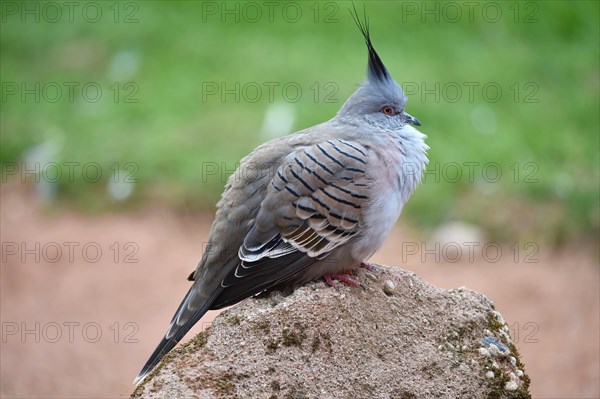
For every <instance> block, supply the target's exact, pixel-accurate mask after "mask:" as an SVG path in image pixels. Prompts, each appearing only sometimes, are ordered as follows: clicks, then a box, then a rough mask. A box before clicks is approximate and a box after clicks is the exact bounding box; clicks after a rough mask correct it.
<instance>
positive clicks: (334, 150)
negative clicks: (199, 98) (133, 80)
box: [135, 9, 429, 384]
mask: <svg viewBox="0 0 600 399" xmlns="http://www.w3.org/2000/svg"><path fill="white" fill-rule="evenodd" d="M353 18H354V19H355V22H356V24H357V25H358V28H359V29H360V31H361V33H362V35H363V37H364V40H365V43H366V46H367V49H368V70H367V78H366V80H365V81H364V82H363V83H362V84H361V85H360V86H359V88H358V89H357V90H356V92H354V94H352V95H351V96H350V98H349V99H348V100H347V101H346V102H345V103H344V105H343V106H342V107H341V109H340V110H339V112H338V113H337V114H336V115H335V116H334V117H333V118H332V119H331V120H329V121H327V122H324V123H321V124H319V125H316V126H313V127H309V128H307V129H304V130H302V131H299V132H297V133H294V134H291V135H289V136H285V137H281V138H277V139H274V140H272V141H269V142H267V143H265V144H263V145H261V146H259V147H258V148H256V149H255V150H254V151H252V152H251V153H250V154H249V155H248V156H246V157H245V158H244V159H243V160H242V161H241V163H240V166H239V168H238V169H237V170H236V171H235V172H234V173H233V174H232V175H231V176H230V178H229V179H228V181H227V183H226V185H225V189H224V192H223V194H222V196H221V199H220V201H219V202H218V204H217V212H216V216H215V220H214V222H213V224H212V227H211V230H210V235H209V243H208V245H207V247H206V249H205V252H204V254H203V256H202V259H201V260H200V262H199V264H198V266H197V268H196V270H195V271H194V272H193V273H192V274H191V275H190V277H189V279H190V280H192V281H193V284H192V286H191V288H190V289H189V291H188V293H187V294H186V296H185V298H184V299H183V301H182V302H181V304H180V305H179V308H178V309H177V311H176V312H175V315H174V316H173V319H172V320H171V323H170V325H169V327H168V330H167V333H166V334H165V336H164V338H163V339H162V341H161V342H160V344H159V345H158V347H157V348H156V349H155V351H154V353H152V355H151V357H150V358H149V360H148V361H147V363H146V364H145V365H144V367H143V368H142V370H141V372H140V374H139V375H138V377H137V378H136V379H135V383H136V384H137V383H139V382H140V381H141V380H143V379H144V377H145V376H146V375H148V373H149V372H150V371H151V370H152V369H153V368H154V366H156V365H157V364H158V362H159V361H160V359H161V358H162V357H163V356H164V355H165V354H166V353H168V352H169V351H170V350H171V349H173V347H175V345H176V344H177V343H178V342H179V341H180V340H181V339H182V338H183V336H184V335H185V334H186V333H187V332H188V331H189V330H190V328H191V327H192V326H193V325H194V324H195V323H196V322H197V321H198V320H200V318H201V317H202V316H203V315H204V314H205V313H206V312H207V311H208V310H211V309H220V308H223V307H225V306H229V305H232V304H235V303H237V302H239V301H241V300H243V299H245V298H248V297H251V296H255V295H257V294H259V293H261V292H263V291H265V290H269V289H272V288H277V287H283V286H297V285H300V284H303V283H306V282H308V281H311V280H314V279H317V278H320V277H323V276H324V277H325V278H326V279H327V281H328V282H331V276H332V275H333V276H337V275H340V274H341V273H343V272H344V271H349V270H352V269H354V268H356V267H358V266H360V265H361V264H362V262H363V261H366V260H367V259H368V258H369V257H370V256H372V255H373V254H374V253H375V252H376V251H377V250H378V249H379V248H380V246H381V245H382V244H383V242H384V240H385V238H386V236H387V235H388V233H389V232H390V230H391V229H392V227H393V225H394V223H395V222H396V220H397V219H398V217H399V216H400V212H401V210H402V207H403V206H404V204H405V203H406V201H407V200H408V198H409V196H410V195H411V194H412V192H413V190H414V189H415V187H416V186H417V185H418V183H419V182H420V180H421V178H422V175H423V173H424V170H425V168H426V165H427V162H428V159H427V155H426V152H427V150H428V149H429V147H428V146H427V145H426V144H425V142H424V139H425V138H426V136H425V135H424V134H422V133H420V132H419V131H418V130H417V129H415V128H414V127H413V126H419V125H420V123H419V121H418V119H416V118H414V117H412V116H410V115H409V114H408V113H406V111H405V106H406V100H407V99H406V96H405V95H404V93H403V91H402V89H401V87H400V86H399V85H398V84H397V83H396V82H395V81H394V80H393V79H392V77H391V76H390V74H389V72H388V70H387V69H386V67H385V66H384V64H383V62H382V61H381V59H380V58H379V55H378V54H377V52H376V51H375V49H374V48H373V45H372V43H371V38H370V36H369V27H368V22H367V19H366V16H365V17H364V19H363V20H362V21H361V20H360V18H359V16H358V14H357V13H356V9H355V10H354V14H353ZM341 280H343V278H342V279H341ZM349 281H352V280H349Z"/></svg>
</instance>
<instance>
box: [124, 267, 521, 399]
mask: <svg viewBox="0 0 600 399" xmlns="http://www.w3.org/2000/svg"><path fill="white" fill-rule="evenodd" d="M355 278H357V279H358V280H359V281H360V282H361V284H362V287H358V288H357V287H348V286H342V287H341V288H340V289H338V290H336V289H333V288H331V287H328V286H326V285H325V284H324V283H323V282H313V283H310V284H307V285H305V286H303V287H300V288H298V289H296V290H295V291H293V292H292V293H291V294H289V293H288V295H287V296H286V295H285V294H284V293H281V292H273V293H270V294H267V295H265V296H263V297H260V298H255V299H250V300H246V301H243V302H242V303H240V304H238V305H236V306H234V307H232V308H230V309H229V310H227V311H225V312H223V313H222V314H221V315H220V316H219V317H217V318H216V319H215V321H214V323H213V325H212V327H211V328H210V329H208V330H207V331H205V332H203V333H201V334H199V335H197V336H196V337H195V338H194V339H192V340H191V341H190V342H188V343H187V344H185V345H183V346H181V347H180V348H178V349H176V350H174V351H173V352H172V353H171V354H170V355H168V356H167V357H166V358H165V360H164V361H163V362H162V363H161V364H160V365H159V367H158V368H157V369H156V370H155V371H154V372H153V373H152V374H151V375H150V376H149V377H148V378H147V379H146V380H145V381H144V382H143V383H142V384H140V386H139V387H138V388H137V389H136V391H135V392H134V393H133V395H132V397H134V398H142V397H143V398H175V397H177V398H222V397H227V398H229V397H233V398H235V397H238V398H270V399H275V398H281V399H283V398H402V399H409V398H530V395H529V393H528V386H529V377H527V374H525V373H524V366H523V364H522V363H521V362H520V360H519V354H518V352H517V349H516V347H515V346H514V344H513V343H512V341H511V339H510V336H509V331H508V326H507V325H506V323H505V322H504V320H503V319H502V316H501V315H500V314H499V313H498V312H496V311H495V310H494V306H493V304H492V303H491V302H490V301H489V300H488V299H487V298H485V297H484V296H483V295H481V294H479V293H477V292H474V291H470V290H467V289H463V288H459V289H454V290H450V291H447V290H442V289H438V288H435V287H433V286H432V285H430V284H428V283H426V282H425V281H423V280H421V278H419V277H418V276H417V275H416V274H414V273H410V272H406V271H403V270H400V269H395V268H388V267H382V266H378V267H377V269H376V270H375V271H365V270H363V269H361V270H359V271H357V272H356V276H355ZM390 282H391V283H392V284H390ZM513 358H514V360H513ZM490 371H491V372H492V373H493V376H492V373H490Z"/></svg>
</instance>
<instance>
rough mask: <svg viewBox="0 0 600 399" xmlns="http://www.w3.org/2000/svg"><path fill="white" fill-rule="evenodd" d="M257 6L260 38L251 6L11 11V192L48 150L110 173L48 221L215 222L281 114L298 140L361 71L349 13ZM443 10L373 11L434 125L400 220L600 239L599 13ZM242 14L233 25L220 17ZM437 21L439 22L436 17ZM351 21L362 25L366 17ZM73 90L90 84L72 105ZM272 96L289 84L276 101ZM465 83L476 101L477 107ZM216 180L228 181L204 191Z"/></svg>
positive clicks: (6, 14)
mask: <svg viewBox="0 0 600 399" xmlns="http://www.w3.org/2000/svg"><path fill="white" fill-rule="evenodd" d="M13 3H14V2H13ZM251 3H253V4H254V6H255V7H256V6H258V8H259V9H260V10H261V12H262V16H261V17H260V18H258V19H257V21H254V19H255V15H256V14H255V12H254V10H253V9H250V8H246V9H244V7H245V5H246V3H240V2H229V3H221V2H209V3H201V2H164V1H148V2H125V3H111V2H106V3H95V4H96V5H98V7H99V8H100V9H101V11H102V17H101V18H100V19H99V21H98V22H95V23H91V22H88V21H86V19H85V18H83V17H82V8H83V5H85V4H86V3H78V4H80V6H79V7H78V8H76V9H75V12H74V18H73V21H72V22H71V21H69V18H68V16H67V15H66V7H65V8H63V13H64V14H63V16H62V18H60V19H59V20H58V21H57V22H52V21H50V20H48V19H53V16H54V13H53V12H52V10H50V9H48V10H46V12H47V13H48V14H47V15H44V14H43V13H44V11H43V9H42V8H40V11H39V12H40V13H41V14H40V16H41V18H40V21H39V22H36V21H35V16H32V15H25V16H23V15H22V14H21V13H20V10H19V11H17V12H16V13H13V9H7V8H5V6H4V5H3V8H2V25H1V38H0V46H1V48H0V70H1V71H0V72H1V80H2V102H1V107H2V109H1V117H0V132H1V146H0V147H1V149H0V156H1V158H2V159H1V160H2V164H3V184H5V182H6V181H10V178H7V175H8V174H9V173H8V171H9V164H11V163H18V164H19V165H22V164H21V162H23V160H24V159H28V158H31V157H32V155H31V154H32V153H33V154H34V159H40V158H39V157H40V156H39V152H40V151H41V150H40V149H43V150H44V151H46V155H45V157H46V158H44V156H42V159H46V161H48V160H51V161H56V162H58V163H63V165H64V162H80V164H82V165H83V164H86V163H89V162H96V163H98V164H99V165H100V166H101V170H102V172H103V173H102V178H101V179H100V181H99V182H97V183H90V182H89V181H87V180H86V179H84V178H83V176H82V171H81V169H80V168H75V174H74V181H69V179H67V178H66V177H65V176H64V175H63V177H62V178H61V179H58V181H57V183H56V184H53V185H52V187H51V195H49V196H48V198H50V202H49V203H50V206H51V207H52V206H59V205H60V206H63V204H68V206H75V207H77V208H79V209H81V210H85V211H87V212H103V211H107V210H113V209H125V210H127V209H131V208H132V207H136V206H139V205H140V204H143V203H148V202H152V201H163V202H166V203H168V204H170V205H172V206H173V207H174V208H177V209H189V208H192V209H209V210H211V211H212V210H213V207H214V204H215V203H216V201H217V199H218V197H219V195H220V193H221V191H222V188H223V185H224V182H225V179H224V177H225V176H224V174H229V173H231V172H232V171H233V169H234V168H235V165H236V163H237V162H238V161H239V160H240V159H241V158H242V157H243V156H245V155H246V154H248V153H249V152H250V151H251V150H252V149H253V148H254V147H256V146H257V145H258V144H260V143H262V142H264V141H266V140H267V139H268V138H269V137H267V135H265V134H260V133H259V132H260V131H261V127H262V126H263V124H264V121H265V114H266V113H267V110H268V109H269V108H270V107H272V106H273V105H274V104H278V103H282V104H283V105H286V106H287V108H275V109H272V110H273V112H275V113H277V112H282V113H286V112H290V111H289V109H291V112H293V115H294V118H293V124H292V130H293V131H296V130H299V129H302V128H304V127H308V126H311V125H313V124H316V123H319V122H322V121H324V120H326V119H329V118H331V117H332V116H333V115H335V113H336V112H337V110H338V109H339V107H340V106H341V105H342V103H343V102H344V101H345V99H346V98H347V97H348V96H349V95H350V94H351V93H352V92H353V91H354V90H355V88H356V87H357V85H358V84H359V83H360V81H361V80H362V79H363V77H364V74H365V69H366V49H365V46H364V43H363V41H362V38H361V36H360V33H359V32H358V30H357V28H356V26H355V25H354V22H353V21H352V18H351V17H350V14H349V12H348V7H350V6H351V3H344V2H339V3H337V2H326V3H316V2H305V3H295V4H296V6H295V9H300V11H301V17H300V18H299V20H298V21H297V22H293V23H292V22H291V20H292V19H295V16H294V15H295V13H294V12H293V11H294V10H292V9H288V10H287V11H288V12H289V14H286V13H284V12H283V3H281V5H279V6H277V7H275V8H274V11H273V14H272V15H273V17H272V20H270V18H269V15H268V12H267V6H265V4H264V3H263V2H251ZM16 4H17V5H18V6H19V7H21V6H22V3H16ZM42 4H43V3H38V6H39V7H43V5H42ZM58 4H61V3H58ZM115 4H117V6H115ZM444 4H446V3H444V2H431V3H427V2H369V3H368V4H367V11H368V14H369V19H370V25H371V33H372V38H373V41H374V45H375V47H376V48H377V50H378V52H379V54H380V55H381V57H382V59H383V61H384V63H385V64H386V65H387V67H388V69H389V70H390V72H391V74H392V76H393V77H394V78H395V79H396V80H397V81H398V82H400V83H402V84H403V85H405V87H406V88H407V91H408V88H410V89H411V90H412V91H413V94H410V93H409V102H408V107H407V110H408V112H409V113H410V114H412V115H413V116H416V117H417V118H419V119H420V121H421V122H422V127H421V130H422V131H423V132H425V133H426V134H427V135H428V136H429V138H428V144H429V145H430V147H431V150H430V152H429V156H430V160H431V165H430V168H429V172H428V174H427V176H426V179H425V182H424V184H423V185H422V186H421V187H420V188H419V189H418V190H417V192H416V193H415V195H414V196H413V198H412V199H411V200H410V201H409V204H408V206H407V207H406V208H405V211H404V215H403V218H406V219H407V220H409V221H410V222H411V223H413V224H414V225H416V226H417V227H419V228H421V229H423V230H424V231H428V230H429V229H432V228H433V227H435V226H437V225H439V224H440V223H443V222H448V221H453V220H459V221H464V222H468V223H473V224H476V225H478V226H481V227H482V228H484V229H485V231H486V232H487V234H488V235H489V236H490V237H491V238H492V239H496V240H499V241H507V242H510V241H514V240H515V239H525V238H527V239H536V240H542V241H544V242H548V243H550V244H551V245H560V244H562V243H565V242H572V241H579V240H585V241H587V240H590V241H591V240H597V237H598V234H599V219H600V208H599V201H600V198H599V191H600V183H599V182H600V175H599V165H600V155H599V151H600V150H599V148H600V143H599V136H600V120H599V110H600V104H599V93H600V78H599V67H600V44H599V37H600V29H599V24H600V22H599V13H600V9H599V3H598V2H597V1H549V2H522V3H516V2H515V3H513V2H492V5H495V6H494V9H500V11H501V13H502V15H501V17H500V18H499V19H498V20H497V22H492V20H495V19H496V17H495V16H494V15H495V14H494V12H492V11H494V10H492V9H489V8H487V9H486V5H487V4H488V3H487V2H476V6H475V8H474V12H473V14H472V19H471V18H470V16H469V8H468V7H467V6H466V5H465V3H460V2H457V3H455V2H453V3H452V4H454V5H455V6H456V5H458V9H459V10H460V12H461V13H462V16H461V17H460V18H457V17H456V13H455V11H454V10H453V9H451V8H447V7H446V6H444ZM111 5H112V6H111ZM213 6H214V7H216V10H217V11H216V14H213V12H215V11H214V10H215V8H214V7H213ZM32 7H33V6H32ZM110 7H113V8H110ZM115 7H116V9H117V10H118V11H119V13H118V15H117V14H116V10H115ZM236 7H238V8H239V12H237V13H236V12H235V11H233V14H231V13H229V14H227V13H226V12H224V11H226V10H235V9H236ZM414 7H416V14H414V12H415V8H414ZM425 7H428V9H430V10H434V11H433V12H432V13H431V12H430V13H424V11H425V10H424V8H425ZM436 7H438V10H439V11H437V12H436V11H435V9H436ZM444 7H446V8H444ZM511 7H512V8H511ZM357 8H358V9H359V10H361V12H362V3H357ZM484 9H486V10H487V11H488V12H489V14H483V10H484ZM244 10H245V11H244ZM88 11H89V10H88ZM92 11H93V10H92ZM89 15H92V16H93V15H94V14H93V13H92V12H91V11H90V14H89ZM89 15H88V16H89ZM44 16H46V17H49V18H44ZM236 18H239V21H236ZM223 20H224V21H223ZM36 82H39V84H40V85H41V86H40V87H41V88H44V87H46V88H47V89H48V92H47V93H46V94H47V95H46V96H44V95H43V93H42V96H41V98H40V99H39V101H37V100H36V99H35V96H34V95H31V94H29V95H25V97H23V96H22V92H21V91H19V92H18V93H17V94H13V93H12V91H11V90H14V87H15V84H16V85H17V86H18V87H19V88H21V86H20V85H22V84H25V85H26V87H29V88H31V87H35V84H36ZM52 82H54V83H56V84H58V85H60V86H61V87H62V88H63V93H62V98H61V99H60V100H59V101H56V102H53V101H48V98H54V97H55V96H54V94H53V93H54V91H52V90H51V89H52V87H51V86H52V84H54V83H52ZM64 82H76V83H78V84H79V86H77V87H76V88H75V90H74V99H73V101H70V99H69V98H68V96H67V93H68V90H67V87H66V86H65V85H64ZM89 82H94V83H97V85H99V86H100V87H101V89H102V98H101V99H100V100H99V101H97V102H91V101H86V100H85V98H84V97H83V95H82V90H81V88H82V87H83V86H84V85H85V84H86V83H89ZM213 82H214V83H216V84H217V85H219V86H220V85H221V84H225V86H226V87H227V88H233V87H235V85H236V83H239V84H240V86H241V87H243V86H244V85H245V84H248V83H252V82H255V83H257V84H258V85H259V86H261V87H263V88H264V90H263V92H262V96H261V97H260V98H259V99H258V101H249V97H251V98H250V99H253V98H254V95H249V96H244V95H241V96H240V97H241V98H240V99H239V101H236V99H235V98H234V96H233V95H228V96H226V97H225V98H221V93H219V94H217V95H206V92H204V93H203V90H202V89H203V84H207V83H209V84H210V83H213ZM264 82H279V83H280V84H281V85H280V86H278V87H276V88H275V89H274V97H273V100H274V101H272V102H271V101H270V99H269V96H268V95H267V92H268V91H267V89H266V86H264ZM290 82H291V83H293V84H295V85H299V87H300V88H301V89H302V96H301V97H300V98H299V100H298V101H297V102H292V101H289V98H286V97H285V96H284V95H283V93H282V90H281V88H282V86H283V85H285V84H286V83H290ZM330 82H332V83H333V86H331V85H330V86H326V85H327V84H328V83H330ZM465 82H470V83H469V84H471V85H474V91H473V97H472V98H469V95H468V94H469V90H468V86H467V85H465ZM49 83H52V84H51V85H50V86H48V84H49ZM128 84H129V85H128ZM315 84H316V85H317V86H314V85H315ZM436 84H437V85H439V86H438V87H439V89H438V90H437V93H436V94H431V93H430V94H426V93H424V92H423V90H422V89H423V86H422V85H425V87H426V88H427V89H428V90H432V89H433V90H434V91H436V90H435V88H436ZM486 84H488V85H490V84H491V85H493V86H494V87H500V88H501V90H502V93H501V95H496V94H495V92H494V90H492V89H490V91H488V92H487V93H484V92H483V91H482V88H483V87H484V86H485V85H486ZM115 85H116V86H115ZM407 85H408V86H407ZM515 85H516V86H515ZM457 86H458V87H460V88H461V89H462V93H460V94H457V92H456V90H455V88H456V87H457ZM315 87H318V88H319V92H318V94H317V95H316V98H315V94H316V92H315ZM415 87H417V88H418V91H417V92H414V91H415V90H414V89H415ZM117 88H118V90H119V93H118V96H117V97H116V98H115V95H116V89H117ZM517 88H518V90H519V92H518V93H517V92H516V90H517ZM334 90H337V92H335V93H334ZM89 93H92V96H93V94H94V92H93V90H90V92H89ZM490 93H491V94H490ZM242 94H243V93H242ZM328 94H331V96H330V97H327V95H328ZM486 94H487V97H486ZM128 96H129V97H128ZM292 97H293V96H292ZM326 98H328V99H329V100H334V101H333V102H328V101H325V100H326ZM126 100H134V101H135V102H127V101H126ZM496 100H497V101H496ZM278 110H279V111H278ZM288 119H289V118H288ZM282 130H284V129H282ZM282 133H285V132H282ZM40 145H41V147H40ZM32 149H35V150H32ZM35 154H38V155H37V156H38V158H35ZM115 162H116V163H118V164H119V165H120V167H121V168H123V167H125V170H124V171H122V172H121V173H122V174H121V175H120V177H119V179H120V180H121V181H122V180H123V175H127V174H128V173H130V172H134V176H132V177H133V178H134V179H136V180H137V182H136V183H128V184H131V188H133V192H132V193H131V195H125V196H126V197H127V198H126V199H124V200H123V201H117V200H115V199H114V198H113V197H111V195H110V194H109V191H108V190H107V186H108V185H109V183H110V181H111V179H113V177H111V174H110V172H111V171H112V168H113V165H114V164H115ZM454 163H456V164H454ZM468 163H474V164H468ZM490 163H494V164H493V165H492V166H494V165H496V164H497V165H499V167H500V171H501V172H502V176H501V178H499V180H498V181H497V182H492V181H491V180H495V179H494V177H495V170H496V169H495V168H491V169H485V168H484V166H485V165H489V164H490ZM213 164H216V165H219V173H217V174H210V175H208V174H207V173H206V167H207V165H213ZM453 165H459V166H460V169H459V170H460V171H461V173H462V176H461V177H460V178H457V179H456V178H455V176H456V173H455V172H454V171H455V170H456V168H455V169H454V171H453V169H452V167H454V166H453ZM468 165H473V166H472V168H473V169H471V170H472V171H473V179H470V178H469V173H468V172H469V170H470V169H469V166H468ZM515 165H516V167H515ZM21 168H22V166H21ZM62 170H63V174H64V173H65V172H66V171H67V167H64V168H63V169H62ZM517 171H518V175H516V173H517ZM486 172H489V173H488V174H487V175H484V173H486ZM17 176H18V175H17ZM486 176H487V178H486ZM490 176H491V177H490ZM13 178H14V177H13ZM595 242H596V243H597V241H595Z"/></svg>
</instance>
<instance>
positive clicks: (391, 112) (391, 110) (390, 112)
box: [381, 105, 396, 116]
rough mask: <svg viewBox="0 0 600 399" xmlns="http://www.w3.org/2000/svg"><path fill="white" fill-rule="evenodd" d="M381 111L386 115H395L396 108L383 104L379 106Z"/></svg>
mask: <svg viewBox="0 0 600 399" xmlns="http://www.w3.org/2000/svg"><path fill="white" fill-rule="evenodd" d="M381 112H382V113H384V114H386V115H390V116H391V115H396V110H395V109H394V108H392V107H390V106H387V105H386V106H385V107H383V108H381Z"/></svg>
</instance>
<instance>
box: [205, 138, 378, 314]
mask: <svg viewBox="0 0 600 399" xmlns="http://www.w3.org/2000/svg"><path fill="white" fill-rule="evenodd" d="M368 157H369V150H368V149H367V148H365V147H364V146H362V145H360V144H358V143H356V142H351V141H346V140H340V139H335V140H333V139H332V140H328V141H324V142H322V143H319V144H315V145H312V146H308V147H304V148H302V149H299V150H297V151H295V152H293V153H291V154H290V155H288V156H287V157H286V159H285V161H284V163H283V164H282V166H280V167H279V168H278V170H277V171H276V172H275V175H274V176H273V178H272V180H271V181H270V182H269V187H268V188H267V193H266V196H265V198H264V200H263V201H262V203H261V205H260V210H259V211H258V214H257V216H256V219H255V221H254V225H253V227H252V228H251V229H250V231H249V232H248V233H247V234H246V237H245V239H244V243H243V245H242V246H241V247H240V249H239V258H240V264H239V265H238V266H237V267H236V268H235V270H232V272H231V273H229V274H228V275H227V277H226V278H225V279H224V280H223V282H222V284H221V285H222V287H223V291H222V292H221V294H220V295H219V296H218V297H217V298H216V300H215V302H214V304H213V307H222V306H227V305H229V304H232V303H235V302H237V301H239V300H241V299H243V298H246V297H248V296H251V295H254V294H256V293H259V292H261V291H262V290H264V289H266V288H269V287H272V286H274V285H277V284H279V283H281V282H284V281H286V280H289V279H291V278H293V277H294V276H296V275H297V274H299V273H301V272H302V271H303V270H304V269H306V268H307V267H309V266H310V265H311V264H313V263H314V262H316V261H317V260H319V259H322V258H324V257H326V256H328V255H329V254H330V253H331V252H332V251H333V250H334V249H335V248H337V247H339V246H341V245H343V244H345V243H347V242H348V241H350V240H351V239H352V238H353V237H355V236H356V234H357V233H358V231H359V228H360V226H361V224H362V221H363V212H364V209H365V206H366V204H368V203H369V192H368V190H369V186H370V180H369V178H368V177H367V171H366V168H367V163H368V161H367V160H368Z"/></svg>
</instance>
